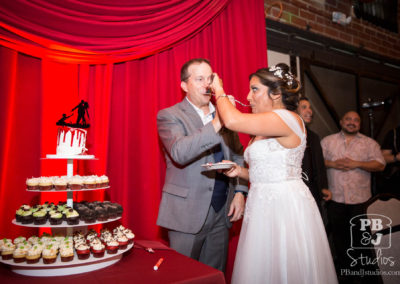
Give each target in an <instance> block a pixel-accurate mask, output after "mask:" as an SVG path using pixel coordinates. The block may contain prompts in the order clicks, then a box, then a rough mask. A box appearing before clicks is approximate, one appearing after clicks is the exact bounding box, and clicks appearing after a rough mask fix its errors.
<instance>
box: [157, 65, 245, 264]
mask: <svg viewBox="0 0 400 284" xmlns="http://www.w3.org/2000/svg"><path fill="white" fill-rule="evenodd" d="M212 74H213V72H212V69H211V65H210V63H209V61H208V60H206V59H203V58H197V59H192V60H190V61H188V62H186V63H185V64H184V65H183V66H182V69H181V88H182V89H183V91H184V92H185V93H186V97H185V98H184V99H183V100H182V101H181V102H180V103H178V104H176V105H174V106H172V107H169V108H166V109H163V110H161V111H159V113H158V115H157V127H158V134H159V136H160V138H161V141H162V144H163V148H164V151H165V159H166V164H167V171H166V177H165V184H164V187H163V192H162V198H161V203H160V208H159V213H158V219H157V224H158V225H159V226H162V227H165V228H167V229H169V232H168V237H169V241H170V246H171V248H173V249H175V250H176V251H178V252H180V253H182V254H184V255H186V256H189V257H191V258H194V259H196V260H199V261H200V262H202V263H205V264H207V265H210V266H212V267H214V268H217V269H219V270H221V271H224V270H225V263H226V257H227V249H228V238H229V232H228V229H229V228H230V227H231V226H232V224H231V222H233V221H237V220H239V219H240V218H241V217H242V215H243V212H244V194H245V193H246V192H247V190H248V189H247V183H243V184H238V180H236V179H229V178H228V177H226V176H224V175H223V174H220V173H217V172H216V171H206V170H205V169H204V168H203V167H201V165H202V164H206V163H215V162H220V161H222V160H231V161H233V162H236V163H237V164H239V165H241V166H243V155H242V154H243V147H242V145H241V144H240V141H239V137H238V135H237V134H236V133H233V132H231V131H229V130H227V129H224V128H222V126H221V122H220V121H219V117H218V115H217V114H216V112H215V107H214V106H213V105H212V104H211V102H210V99H211V94H209V93H208V87H209V85H210V84H211V81H212ZM240 182H242V181H240Z"/></svg>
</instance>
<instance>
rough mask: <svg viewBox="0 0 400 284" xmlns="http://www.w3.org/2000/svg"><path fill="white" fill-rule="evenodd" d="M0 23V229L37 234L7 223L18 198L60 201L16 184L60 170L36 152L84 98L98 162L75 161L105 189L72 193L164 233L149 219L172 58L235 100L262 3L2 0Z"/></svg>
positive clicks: (260, 22) (171, 88)
mask: <svg viewBox="0 0 400 284" xmlns="http://www.w3.org/2000/svg"><path fill="white" fill-rule="evenodd" d="M131 2H135V4H132V3H131ZM99 3H100V4H99ZM149 3H150V4H149ZM151 3H152V4H151ZM50 5H51V6H50ZM80 5H81V6H80ZM79 7H80V8H79ZM78 8H79V9H78ZM163 9H164V10H163ZM164 11H165V14H164ZM39 12H40V13H39ZM45 13H48V14H45ZM78 15H79V16H81V15H85V16H87V17H86V18H85V19H81V17H79V16H78ZM0 21H1V24H2V27H3V29H0V40H1V41H0V44H1V46H0V106H2V111H1V112H0V135H1V137H2V139H0V161H1V163H0V216H2V218H1V220H0V233H1V234H0V237H16V236H18V235H26V236H28V235H29V234H37V231H36V230H32V229H27V228H23V227H19V226H14V225H11V220H12V219H13V218H14V212H15V210H16V209H17V208H18V207H19V206H20V205H21V204H23V203H28V204H36V203H39V202H42V201H44V200H50V201H58V200H63V199H65V197H66V195H65V194H64V193H47V194H37V193H29V192H26V190H25V188H26V187H25V180H26V179H27V178H28V177H32V176H45V175H46V176H51V175H64V174H66V162H65V161H58V160H46V159H41V158H43V157H45V156H46V154H54V153H55V150H56V126H55V122H56V121H57V120H58V119H59V118H60V117H61V116H62V114H63V113H68V112H70V111H71V109H72V108H73V107H74V106H75V105H76V104H77V103H78V102H79V101H80V100H81V99H84V100H87V101H88V102H89V113H90V124H91V127H90V128H89V131H88V141H87V148H88V149H89V154H94V155H95V156H96V158H97V160H94V161H79V162H76V164H75V168H76V169H77V173H79V174H82V175H87V174H97V175H101V174H106V175H108V176H109V177H110V184H111V188H110V189H108V190H105V191H104V193H103V192H97V193H94V192H85V193H79V194H75V198H76V199H77V200H81V199H86V200H103V199H105V200H111V201H112V202H118V203H120V204H122V205H123V207H124V213H123V218H122V221H121V223H122V224H124V225H126V226H127V227H129V228H132V230H133V231H134V232H135V233H136V234H137V236H138V237H139V238H146V239H164V240H165V236H164V234H163V231H162V230H161V229H160V228H159V227H157V226H156V224H155V222H156V216H157V213H158V205H159V201H160V196H161V188H162V185H163V181H164V174H165V163H164V158H163V155H162V150H161V146H160V143H159V140H158V135H157V129H156V114H157V111H158V110H160V109H162V108H165V107H168V106H171V105H173V104H175V103H177V102H178V101H180V100H181V99H182V98H183V95H184V94H183V93H182V91H181V90H180V79H179V72H180V67H181V66H182V64H183V63H184V62H186V61H187V60H189V59H191V58H194V57H205V58H208V59H210V61H211V63H212V65H213V68H214V70H215V71H216V72H218V73H219V74H220V76H221V77H222V78H223V80H224V86H225V89H226V91H227V92H228V93H230V94H234V95H235V97H236V98H237V99H240V100H242V101H245V98H246V96H247V93H248V75H249V74H250V73H251V72H254V71H255V70H256V69H257V68H260V67H263V66H266V63H267V62H266V61H267V60H266V32H265V20H264V12H263V1H262V0H231V1H227V0H226V1H222V0H221V1H217V0H214V1H172V0H171V1H160V0H158V1H156V0H154V1H127V0H126V1H121V0H119V1H116V0H114V1H111V0H102V1H98V0H96V1H94V0H93V1H90V0H87V1H73V0H71V1H55V0H53V1H44V0H42V1H39V0H35V1H23V0H16V1H2V4H1V6H0ZM136 24H137V25H138V26H136ZM162 27H164V28H165V29H162V30H161V31H160V29H161V28H162ZM120 29H121V30H120ZM103 31H104V37H103V33H102V32H103ZM149 55H150V56H149ZM131 59H135V60H131ZM121 61H123V62H121ZM116 62H119V63H116ZM94 63H95V64H94ZM239 108H240V109H241V110H245V109H244V108H242V107H239ZM241 139H242V142H243V144H244V145H247V141H248V137H246V136H241ZM238 233H239V226H238V225H236V226H235V227H234V230H233V231H232V239H231V243H230V256H229V260H228V272H227V280H229V277H230V276H229V275H230V274H229V273H230V269H231V268H232V262H233V258H234V253H235V246H236V241H237V235H238Z"/></svg>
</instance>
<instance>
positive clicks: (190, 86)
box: [181, 62, 213, 108]
mask: <svg viewBox="0 0 400 284" xmlns="http://www.w3.org/2000/svg"><path fill="white" fill-rule="evenodd" d="M188 72H189V78H188V79H187V80H186V81H184V82H181V87H182V89H183V90H184V91H185V92H186V95H187V96H188V98H189V100H190V101H191V102H192V103H193V104H194V105H195V106H197V107H199V108H201V107H203V106H208V103H209V102H210V98H211V94H208V93H207V88H208V87H209V86H210V84H211V82H212V75H213V72H212V69H211V66H210V65H208V64H207V63H205V62H202V63H200V64H199V63H194V64H192V65H190V66H189V68H188Z"/></svg>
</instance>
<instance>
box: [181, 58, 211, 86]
mask: <svg viewBox="0 0 400 284" xmlns="http://www.w3.org/2000/svg"><path fill="white" fill-rule="evenodd" d="M201 63H207V64H208V65H210V67H211V64H210V61H208V59H205V58H193V59H190V60H189V61H187V62H186V63H185V64H183V66H182V68H181V81H182V82H186V81H187V79H189V77H190V74H189V67H190V66H191V65H193V64H201Z"/></svg>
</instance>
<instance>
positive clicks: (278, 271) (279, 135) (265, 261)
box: [211, 63, 337, 284]
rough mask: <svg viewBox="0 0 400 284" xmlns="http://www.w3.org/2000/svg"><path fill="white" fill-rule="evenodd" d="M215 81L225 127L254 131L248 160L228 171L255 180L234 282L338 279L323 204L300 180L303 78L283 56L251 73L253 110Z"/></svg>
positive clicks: (303, 145) (326, 280)
mask: <svg viewBox="0 0 400 284" xmlns="http://www.w3.org/2000/svg"><path fill="white" fill-rule="evenodd" d="M211 87H212V89H213V91H214V93H215V96H216V105H217V109H218V114H219V116H220V119H221V121H222V122H223V124H224V125H225V127H227V128H229V129H231V130H233V131H237V132H243V133H247V134H250V135H252V136H254V138H253V139H252V140H251V141H250V144H249V146H248V147H247V149H246V151H245V159H246V161H247V163H248V165H249V168H248V169H247V168H243V167H240V166H239V165H235V166H234V167H233V168H231V169H230V170H227V171H225V174H226V175H227V176H229V177H239V178H243V179H247V180H249V181H250V183H251V189H250V190H249V195H248V198H247V203H246V209H245V213H244V219H243V223H242V229H241V233H240V239H239V244H238V248H237V253H236V258H235V265H234V270H233V276H232V283H240V284H242V283H274V284H277V283H296V284H298V283H307V284H310V283H315V284H320V283H324V284H326V283H337V277H336V274H335V269H334V265H333V261H332V256H331V252H330V249H329V245H328V241H327V237H326V233H325V229H324V225H323V223H322V220H321V216H320V213H319V211H318V207H317V205H316V203H315V201H314V198H313V196H312V194H311V193H310V191H309V189H308V188H307V186H306V185H305V184H304V183H303V181H302V173H301V162H302V158H303V154H304V149H305V147H306V134H305V127H304V123H303V121H302V120H301V118H300V117H299V116H298V115H297V114H295V113H294V112H293V111H294V110H295V109H296V107H297V102H298V90H299V89H300V83H299V82H298V80H297V79H296V78H295V77H294V76H293V75H292V74H291V73H290V72H289V67H288V66H287V65H286V64H283V63H280V64H278V65H277V66H272V67H269V68H263V69H259V70H258V71H257V72H255V73H253V74H251V75H250V92H249V94H248V97H247V99H248V101H249V102H250V105H251V108H252V114H248V113H241V112H240V111H238V110H237V109H236V108H235V107H234V106H233V105H232V104H231V103H230V100H229V98H228V96H227V95H226V94H225V93H224V90H223V87H222V82H221V80H220V79H219V77H218V75H217V74H215V75H214V80H213V82H212V86H211Z"/></svg>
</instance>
